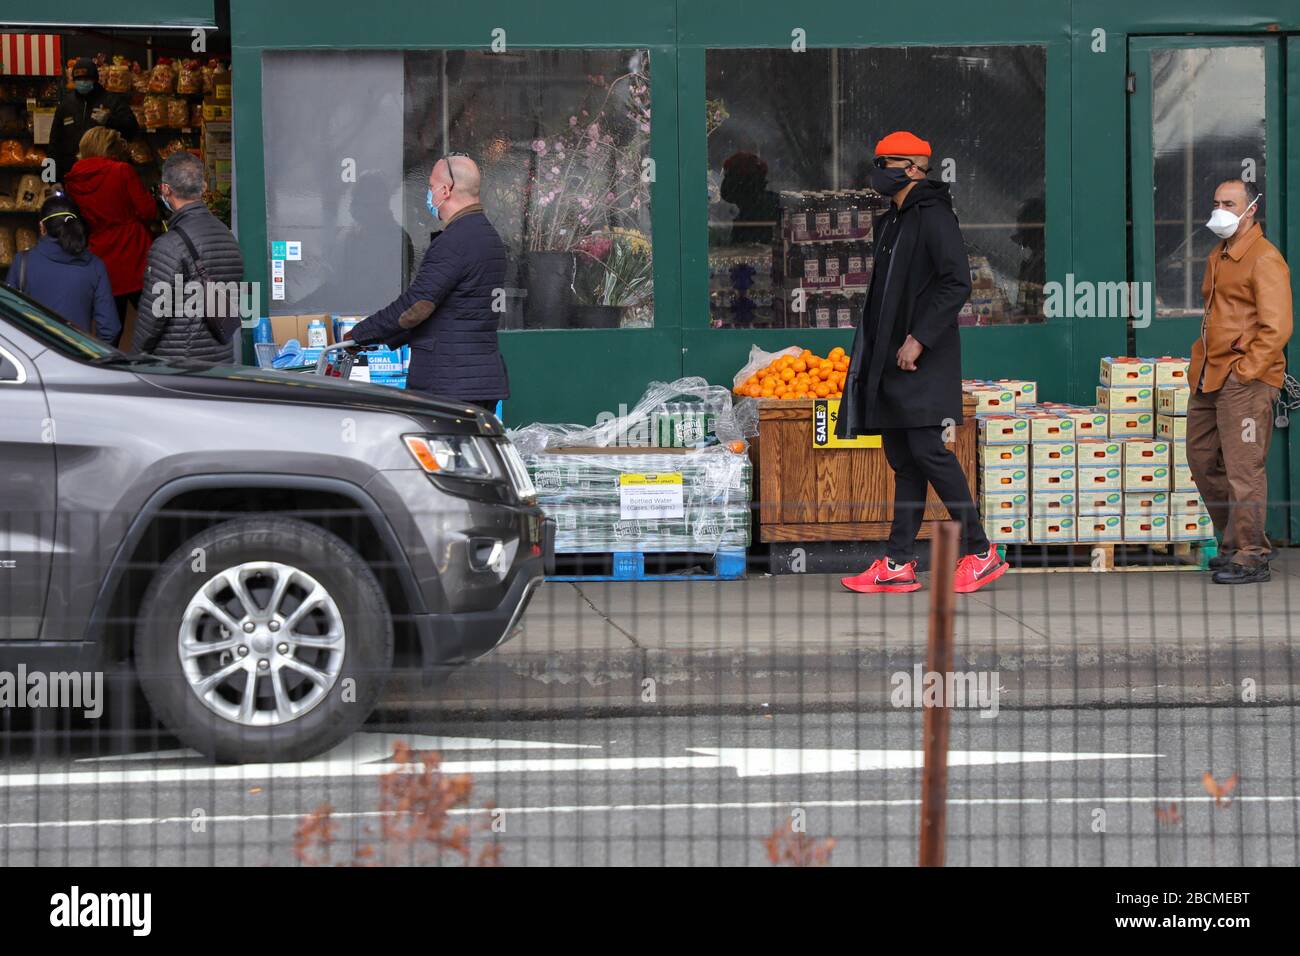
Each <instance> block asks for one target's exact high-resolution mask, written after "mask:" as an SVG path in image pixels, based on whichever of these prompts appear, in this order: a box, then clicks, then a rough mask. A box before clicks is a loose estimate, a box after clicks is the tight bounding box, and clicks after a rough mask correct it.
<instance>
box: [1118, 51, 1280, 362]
mask: <svg viewBox="0 0 1300 956" xmlns="http://www.w3.org/2000/svg"><path fill="white" fill-rule="evenodd" d="M1278 42H1279V41H1278V40H1277V39H1275V38H1261V39H1247V38H1236V37H1233V38H1229V37H1143V38H1136V39H1133V40H1131V41H1129V63H1130V69H1131V71H1132V76H1131V82H1132V93H1133V96H1132V101H1131V104H1130V110H1129V119H1130V136H1129V150H1130V152H1129V160H1130V175H1131V185H1132V198H1131V203H1132V205H1131V213H1132V229H1133V231H1132V256H1133V279H1134V281H1135V282H1138V283H1142V285H1141V286H1140V287H1139V292H1138V294H1139V295H1140V296H1142V297H1143V298H1142V299H1139V301H1140V302H1142V301H1144V302H1147V303H1149V304H1150V310H1149V312H1148V313H1147V315H1146V316H1141V317H1139V318H1137V319H1135V320H1134V322H1133V328H1134V341H1133V343H1132V344H1133V347H1134V348H1135V349H1136V353H1137V354H1138V355H1186V354H1188V353H1189V352H1190V349H1191V345H1192V342H1193V341H1194V340H1195V338H1196V336H1197V334H1198V332H1199V330H1200V322H1201V314H1202V298H1201V280H1202V277H1203V276H1204V272H1205V260H1206V256H1208V255H1209V252H1210V250H1211V249H1212V248H1213V246H1214V244H1215V243H1216V242H1217V241H1218V240H1217V238H1216V237H1215V236H1214V234H1213V233H1212V232H1210V230H1209V229H1207V228H1206V227H1205V222H1206V220H1207V219H1209V218H1210V213H1211V211H1212V210H1213V205H1212V201H1213V198H1214V190H1215V188H1216V187H1217V186H1218V185H1219V183H1221V182H1223V181H1224V180H1225V179H1242V180H1245V181H1247V182H1253V183H1254V185H1255V186H1256V187H1257V188H1258V189H1259V191H1260V192H1261V193H1262V194H1263V198H1262V199H1261V200H1260V207H1259V208H1260V210H1261V211H1260V212H1259V213H1258V214H1257V216H1258V219H1259V221H1260V223H1261V224H1262V225H1263V228H1264V232H1265V234H1266V235H1268V236H1269V237H1270V238H1271V239H1272V241H1273V242H1275V243H1279V244H1280V243H1281V242H1282V235H1283V234H1282V222H1281V219H1282V215H1281V214H1282V208H1281V204H1280V196H1281V189H1280V186H1281V182H1280V181H1281V178H1282V175H1281V173H1282V165H1281V163H1280V150H1279V145H1278V144H1279V141H1280V135H1279V133H1280V130H1281V126H1280V124H1279V122H1278V115H1279V114H1278V111H1279V105H1280V91H1281V81H1280V77H1279V73H1278V59H1279V58H1278ZM1270 173H1275V174H1274V175H1270ZM1148 317H1149V321H1148Z"/></svg>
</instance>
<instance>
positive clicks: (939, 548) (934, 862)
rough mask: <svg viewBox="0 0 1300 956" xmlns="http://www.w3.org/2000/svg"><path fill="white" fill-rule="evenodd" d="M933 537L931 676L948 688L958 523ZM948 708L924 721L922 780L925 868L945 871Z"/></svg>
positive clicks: (937, 527)
mask: <svg viewBox="0 0 1300 956" xmlns="http://www.w3.org/2000/svg"><path fill="white" fill-rule="evenodd" d="M931 527H932V529H933V532H934V533H933V534H932V535H931V537H930V636H929V643H928V647H927V649H926V667H925V669H926V673H927V674H938V675H940V680H942V681H944V682H945V685H946V682H947V675H948V674H949V673H951V672H952V620H953V609H954V606H955V604H956V592H955V591H953V589H952V579H953V574H954V573H955V572H956V570H957V541H958V538H959V533H960V532H959V529H960V526H959V525H958V524H957V522H955V521H935V522H933V523H932V525H931ZM948 704H949V701H947V700H945V701H944V702H943V705H942V706H939V707H927V708H925V714H924V716H923V718H922V720H923V723H922V726H923V729H924V736H925V740H924V742H923V744H922V746H923V748H924V753H925V767H924V770H923V771H922V774H921V859H920V865H921V866H943V861H944V830H945V827H946V823H947V799H948Z"/></svg>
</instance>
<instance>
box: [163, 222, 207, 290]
mask: <svg viewBox="0 0 1300 956" xmlns="http://www.w3.org/2000/svg"><path fill="white" fill-rule="evenodd" d="M169 231H170V232H174V233H176V235H178V236H180V237H181V242H183V243H185V248H186V249H188V250H189V253H190V261H191V262H193V263H194V274H195V275H197V276H198V277H199V278H200V279H206V278H207V277H208V273H207V270H206V269H204V268H203V262H202V261H201V260H200V259H199V250H198V249H197V248H195V246H194V240H193V239H191V238H190V234H189V233H188V232H186V231H185V230H184V229H182V228H181V227H180V226H172V228H171V229H170V230H169Z"/></svg>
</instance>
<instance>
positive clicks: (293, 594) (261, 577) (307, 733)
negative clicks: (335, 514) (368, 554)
mask: <svg viewBox="0 0 1300 956" xmlns="http://www.w3.org/2000/svg"><path fill="white" fill-rule="evenodd" d="M134 655H135V666H136V669H137V672H138V676H139V679H140V685H141V687H142V689H143V690H144V694H145V697H146V698H147V699H148V701H149V704H150V706H151V707H152V708H153V710H154V713H155V714H156V715H157V716H158V719H159V720H160V721H161V722H162V723H163V724H164V725H165V726H166V727H167V728H168V729H169V730H171V731H172V732H173V733H175V734H176V736H178V737H179V738H180V739H181V740H182V741H183V742H184V743H186V744H188V745H190V746H191V747H194V748H195V749H197V750H199V751H201V752H202V753H205V754H208V755H210V756H213V757H216V758H217V759H218V760H224V761H233V762H248V761H255V762H273V761H280V760H303V759H305V758H307V757H311V756H314V755H315V754H318V753H320V752H322V751H324V750H326V749H328V748H329V747H331V746H333V745H334V744H336V743H338V742H339V741H341V740H343V739H344V738H345V737H347V736H348V735H349V734H351V733H352V732H353V731H355V730H356V729H357V728H358V727H360V726H361V724H362V723H363V722H364V721H365V719H366V718H367V717H368V716H369V715H370V712H371V711H372V710H373V709H374V707H375V704H376V703H377V702H378V700H379V695H380V693H381V692H382V690H383V688H384V685H385V683H386V682H387V679H388V676H389V674H390V672H391V667H392V661H393V626H392V620H391V618H390V615H389V609H388V604H387V601H386V600H385V599H384V594H383V591H382V589H381V588H380V586H379V582H378V581H377V580H376V579H375V576H374V573H373V572H372V571H371V570H370V568H369V567H368V566H367V565H366V563H365V561H364V560H363V559H362V558H361V556H360V555H359V554H357V552H356V551H355V550H354V549H352V548H351V547H349V546H348V545H347V544H346V543H345V542H344V541H343V540H342V539H340V538H339V537H338V536H336V535H334V534H332V533H330V532H329V531H326V530H324V529H323V528H319V527H317V526H315V525H313V524H309V523H308V522H305V521H300V520H297V519H294V518H277V517H267V518H260V517H249V518H239V519H235V520H232V521H227V522H225V523H223V524H219V525H214V526H213V527H210V528H207V529H205V530H203V531H202V532H200V533H199V534H197V535H195V536H194V537H193V538H191V539H190V540H189V541H187V542H186V543H185V544H184V545H182V546H181V547H180V548H179V549H178V550H177V551H176V552H175V553H174V554H172V555H171V557H169V558H168V559H167V560H166V561H164V562H163V564H162V566H161V567H159V569H158V572H157V574H156V575H155V576H154V579H153V581H152V583H151V584H150V585H149V588H148V590H147V591H146V592H145V595H144V599H143V602H142V604H141V607H140V618H139V621H138V622H137V625H136V630H135V642H134Z"/></svg>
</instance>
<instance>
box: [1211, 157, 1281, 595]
mask: <svg viewBox="0 0 1300 956" xmlns="http://www.w3.org/2000/svg"><path fill="white" fill-rule="evenodd" d="M1258 208H1259V194H1258V192H1257V191H1256V190H1255V189H1254V187H1253V185H1251V186H1249V187H1248V186H1247V185H1246V184H1245V183H1243V182H1242V181H1241V180H1240V179H1230V180H1228V181H1227V182H1224V183H1222V184H1221V185H1220V186H1219V188H1218V189H1216V190H1215V192H1214V209H1215V212H1214V216H1213V217H1212V218H1211V219H1210V222H1209V223H1208V224H1207V225H1208V226H1209V228H1210V229H1212V230H1213V231H1214V232H1215V233H1216V234H1217V235H1219V236H1220V237H1221V238H1222V239H1223V241H1222V242H1220V243H1219V244H1218V245H1216V246H1215V247H1214V249H1213V250H1212V251H1211V252H1210V255H1209V258H1208V259H1207V260H1206V264H1205V279H1204V281H1203V282H1202V283H1201V295H1202V296H1203V297H1204V299H1205V317H1204V318H1203V319H1202V321H1201V334H1200V336H1199V337H1198V338H1197V340H1196V343H1195V344H1194V345H1193V346H1192V364H1191V369H1190V370H1189V380H1190V383H1191V386H1192V394H1191V397H1190V400H1189V401H1188V405H1187V462H1188V464H1189V465H1190V466H1191V469H1192V477H1193V478H1195V479H1196V486H1197V488H1198V489H1199V490H1200V493H1201V498H1202V499H1203V500H1204V501H1205V505H1206V507H1207V508H1208V509H1209V512H1210V517H1211V518H1212V519H1213V521H1214V528H1215V530H1216V531H1217V532H1218V533H1219V535H1220V536H1221V540H1222V546H1221V548H1220V555H1219V557H1218V558H1217V559H1214V560H1212V561H1211V565H1212V566H1213V567H1214V568H1215V573H1214V581H1215V583H1217V584H1254V583H1258V582H1261V581H1267V580H1268V579H1269V568H1268V559H1269V556H1270V554H1271V547H1270V545H1269V541H1268V537H1267V535H1265V533H1264V518H1265V508H1266V506H1267V503H1268V476H1267V474H1266V472H1265V468H1264V464H1265V461H1266V460H1267V458H1268V445H1269V440H1270V439H1271V438H1272V435H1273V406H1274V402H1276V401H1277V397H1278V394H1279V392H1280V390H1281V388H1282V382H1283V378H1284V376H1285V374H1286V354H1285V349H1286V344H1287V341H1288V340H1289V339H1290V338H1291V274H1290V270H1289V269H1288V268H1287V264H1286V260H1284V259H1283V258H1282V254H1281V253H1280V252H1278V251H1277V248H1276V247H1275V246H1274V245H1273V244H1272V243H1271V242H1269V241H1268V240H1267V239H1265V238H1264V233H1263V230H1262V229H1261V228H1260V226H1259V223H1257V222H1256V221H1255V216H1256V212H1257V210H1258Z"/></svg>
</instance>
